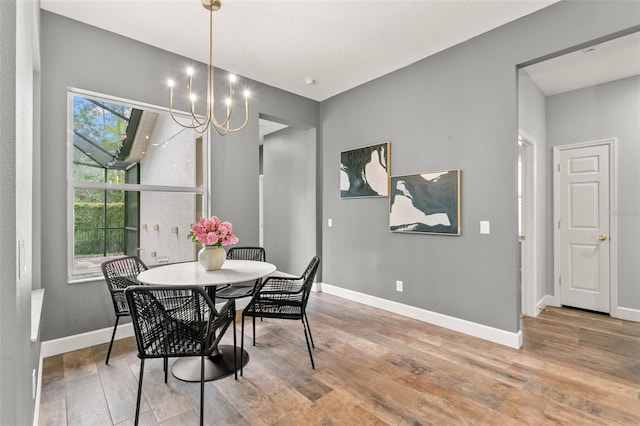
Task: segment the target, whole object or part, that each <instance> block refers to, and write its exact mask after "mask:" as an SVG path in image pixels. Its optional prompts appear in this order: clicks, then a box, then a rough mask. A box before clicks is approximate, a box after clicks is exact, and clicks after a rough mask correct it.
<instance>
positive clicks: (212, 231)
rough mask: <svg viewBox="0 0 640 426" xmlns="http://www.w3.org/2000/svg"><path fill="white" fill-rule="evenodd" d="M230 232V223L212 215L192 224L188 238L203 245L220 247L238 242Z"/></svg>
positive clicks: (231, 230) (231, 229)
mask: <svg viewBox="0 0 640 426" xmlns="http://www.w3.org/2000/svg"><path fill="white" fill-rule="evenodd" d="M232 232H233V227H232V226H231V223H229V222H221V221H220V219H218V217H217V216H212V217H211V218H210V219H205V218H200V220H199V221H198V223H196V224H195V225H192V226H191V231H190V232H189V238H191V241H193V242H194V243H200V244H202V245H203V246H209V247H222V246H228V245H231V244H235V243H237V242H238V237H236V236H235V235H233V234H232Z"/></svg>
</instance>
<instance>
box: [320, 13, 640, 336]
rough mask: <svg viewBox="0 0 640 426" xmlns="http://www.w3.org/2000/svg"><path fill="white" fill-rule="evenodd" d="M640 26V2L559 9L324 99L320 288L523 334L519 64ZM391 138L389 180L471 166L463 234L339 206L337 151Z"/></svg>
mask: <svg viewBox="0 0 640 426" xmlns="http://www.w3.org/2000/svg"><path fill="white" fill-rule="evenodd" d="M639 24H640V3H639V2H612V1H607V2H560V3H558V4H555V5H553V6H550V7H548V8H545V9H543V10H541V11H540V12H538V13H535V14H532V15H529V16H527V17H525V18H522V19H519V20H518V21H515V22H513V23H510V24H507V25H505V26H503V27H500V28H498V29H496V30H494V31H491V32H489V33H487V34H484V35H481V36H479V37H476V38H474V39H472V40H469V41H467V42H465V43H462V44H460V45H458V46H455V47H453V48H451V49H449V50H447V51H444V52H441V53H439V54H436V55H433V56H431V57H429V58H427V59H424V60H422V61H420V62H417V63H415V64H413V65H411V66H408V67H406V68H404V69H402V70H399V71H397V72H394V73H392V74H389V75H387V76H384V77H382V78H379V79H377V80H374V81H372V82H370V83H367V84H364V85H362V86H360V87H358V88H355V89H353V90H350V91H349V92H346V93H344V94H341V95H338V96H335V97H334V98H332V99H330V100H327V101H325V102H323V103H322V104H321V123H322V128H321V135H322V136H321V137H322V142H323V153H322V155H323V157H322V170H323V176H324V178H323V185H324V188H323V206H322V215H323V217H322V219H323V227H324V228H323V229H324V231H323V262H324V269H323V273H324V276H323V282H326V283H329V284H334V285H338V286H341V287H345V288H348V289H351V290H355V291H358V292H362V293H366V294H369V295H373V296H377V297H380V298H383V299H389V300H394V301H398V302H401V303H405V304H408V305H411V306H416V307H419V308H424V309H427V310H430V311H435V312H438V313H442V314H446V315H450V316H453V317H457V318H461V319H465V320H469V321H473V322H476V323H480V324H484V325H488V326H492V327H496V328H499V329H503V330H507V331H512V332H515V331H517V330H518V329H519V320H520V318H519V305H520V300H519V290H518V271H517V253H518V250H517V214H516V166H515V165H516V162H515V161H516V142H515V141H516V138H517V133H518V116H517V111H518V103H517V99H518V97H517V90H518V85H517V72H516V66H517V65H518V64H523V63H525V62H527V61H531V60H535V59H537V58H542V57H544V56H546V55H550V54H553V53H555V52H559V51H562V50H565V49H569V48H573V47H576V46H579V45H581V44H584V43H586V42H588V41H591V40H594V39H597V38H600V37H603V36H606V35H608V34H612V33H615V32H618V31H623V30H627V29H629V28H631V27H634V26H638V25H639ZM385 140H390V141H391V144H392V145H391V172H392V174H405V173H419V172H427V171H431V170H442V169H447V168H460V169H462V202H461V205H462V235H461V236H459V237H448V236H437V235H436V236H425V235H407V234H392V233H390V232H388V230H387V226H388V225H387V224H388V219H387V216H388V212H387V210H388V200H386V199H363V200H341V199H340V197H339V193H338V188H339V182H338V176H339V175H338V161H339V153H340V151H342V150H344V149H348V148H351V147H358V146H362V145H368V144H373V143H378V142H381V141H385ZM636 182H637V181H636ZM328 218H332V219H333V224H334V226H333V228H327V227H326V225H324V224H325V223H326V219H328ZM481 220H489V221H491V234H490V235H480V233H479V222H480V221H481ZM378 265H382V266H380V267H378ZM395 280H403V281H404V286H405V291H404V292H403V293H398V292H396V291H395Z"/></svg>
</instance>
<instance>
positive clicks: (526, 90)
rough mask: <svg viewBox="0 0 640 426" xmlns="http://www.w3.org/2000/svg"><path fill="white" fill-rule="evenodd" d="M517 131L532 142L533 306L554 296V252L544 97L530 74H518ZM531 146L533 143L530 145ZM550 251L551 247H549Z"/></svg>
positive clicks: (522, 72) (522, 71)
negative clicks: (550, 241) (534, 256)
mask: <svg viewBox="0 0 640 426" xmlns="http://www.w3.org/2000/svg"><path fill="white" fill-rule="evenodd" d="M518 127H519V130H522V131H524V132H525V133H526V134H527V135H528V136H529V137H531V138H533V139H535V142H534V143H535V146H534V148H533V151H534V152H533V156H534V168H535V170H534V180H535V181H534V187H535V188H534V192H535V193H534V198H535V199H534V203H533V204H534V207H533V208H534V210H535V211H534V220H535V224H534V226H535V228H536V230H535V231H536V232H535V243H536V247H535V249H536V253H535V255H536V259H537V265H536V271H535V273H536V278H535V280H536V282H535V286H536V299H537V300H536V303H538V302H540V300H541V299H543V298H544V296H546V295H548V294H553V269H552V266H551V265H552V258H553V250H549V245H548V241H549V238H550V237H551V238H552V236H553V232H552V229H547V226H546V224H547V214H548V211H547V198H548V197H547V194H548V191H547V188H548V187H547V185H548V183H547V175H548V173H549V171H548V167H549V166H548V164H549V159H550V153H549V152H550V151H549V150H548V149H547V136H546V134H547V122H546V97H545V96H544V93H542V91H541V90H540V89H539V88H538V86H537V85H536V84H535V83H534V81H533V80H532V79H531V77H529V74H527V73H526V71H524V70H520V71H519V72H518ZM530 142H532V141H530ZM551 247H553V244H552V245H551Z"/></svg>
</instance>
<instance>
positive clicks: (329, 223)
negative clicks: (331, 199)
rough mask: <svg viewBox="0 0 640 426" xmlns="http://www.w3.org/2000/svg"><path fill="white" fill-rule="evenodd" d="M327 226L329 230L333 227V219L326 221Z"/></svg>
mask: <svg viewBox="0 0 640 426" xmlns="http://www.w3.org/2000/svg"><path fill="white" fill-rule="evenodd" d="M327 226H328V227H329V228H331V227H332V226H333V219H327Z"/></svg>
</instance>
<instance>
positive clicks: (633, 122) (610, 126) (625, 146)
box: [547, 76, 640, 309]
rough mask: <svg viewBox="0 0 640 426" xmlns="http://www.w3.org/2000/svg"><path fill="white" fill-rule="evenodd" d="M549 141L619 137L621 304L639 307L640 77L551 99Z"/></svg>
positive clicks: (561, 142)
mask: <svg viewBox="0 0 640 426" xmlns="http://www.w3.org/2000/svg"><path fill="white" fill-rule="evenodd" d="M547 137H548V142H549V146H558V145H564V144H571V143H577V142H589V141H595V140H599V139H608V138H617V145H616V150H617V158H618V162H617V178H618V208H617V211H614V212H612V214H613V217H614V219H617V221H618V241H617V245H618V301H617V304H618V305H617V306H620V307H623V308H631V309H640V285H639V284H640V282H639V281H638V277H640V262H638V259H640V244H638V241H640V191H639V190H638V182H640V167H638V160H639V159H640V76H636V77H630V78H625V79H622V80H617V81H614V82H611V83H606V84H601V85H598V86H593V87H588V88H585V89H580V90H574V91H571V92H567V93H562V94H558V95H554V96H549V97H547ZM549 173H551V172H549ZM549 179H552V175H551V174H549ZM551 201H552V198H549V201H548V202H549V203H551ZM552 247H553V241H551V242H550V245H549V249H550V250H552ZM549 294H553V287H552V290H551V292H550V293H549ZM614 303H615V301H614Z"/></svg>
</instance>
